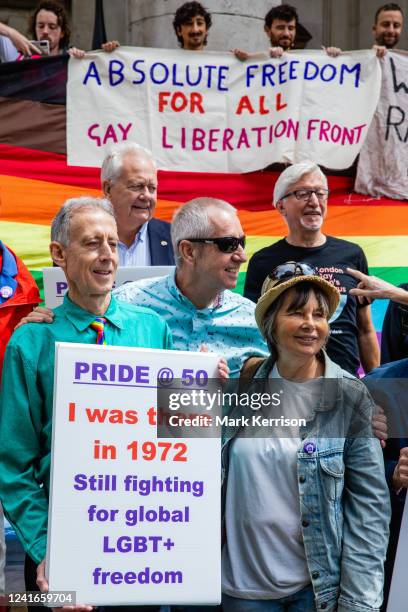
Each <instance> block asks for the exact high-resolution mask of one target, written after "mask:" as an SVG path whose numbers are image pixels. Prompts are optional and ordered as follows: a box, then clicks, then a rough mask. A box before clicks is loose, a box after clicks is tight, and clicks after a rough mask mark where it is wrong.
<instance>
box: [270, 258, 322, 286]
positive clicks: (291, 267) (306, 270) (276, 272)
mask: <svg viewBox="0 0 408 612" xmlns="http://www.w3.org/2000/svg"><path fill="white" fill-rule="evenodd" d="M315 274H316V272H315V269H314V268H312V267H311V266H309V264H307V263H302V262H301V263H298V262H296V261H287V262H286V263H284V264H281V265H280V266H276V268H274V269H273V270H272V272H271V273H270V274H268V278H270V279H271V280H275V281H278V282H277V284H279V283H283V282H284V281H286V280H289V279H290V278H293V277H294V276H314V275H315Z"/></svg>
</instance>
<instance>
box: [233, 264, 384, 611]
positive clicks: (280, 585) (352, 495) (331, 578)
mask: <svg viewBox="0 0 408 612" xmlns="http://www.w3.org/2000/svg"><path fill="white" fill-rule="evenodd" d="M339 298H340V295H339V292H338V291H337V289H336V288H335V287H334V286H333V285H332V284H331V283H329V282H327V281H326V280H324V279H323V278H321V277H319V276H316V275H315V274H314V271H313V270H312V269H311V268H310V267H309V266H308V265H307V264H303V263H296V262H287V263H286V264H283V265H281V266H278V267H277V268H276V269H275V270H274V271H273V272H272V273H271V274H270V275H269V276H268V278H267V279H266V280H265V283H264V285H263V288H262V295H261V297H260V299H259V301H258V304H257V306H256V310H255V318H256V321H257V324H258V326H259V328H260V330H261V332H262V334H263V335H264V337H265V339H266V341H267V343H268V346H269V350H270V353H271V354H270V357H269V358H268V359H266V360H265V361H264V362H263V363H262V364H261V365H260V367H258V369H257V370H256V371H255V370H254V368H252V370H253V371H252V372H251V374H250V376H249V377H248V372H250V370H251V366H250V365H249V366H248V365H247V367H246V368H245V367H244V368H243V370H246V371H242V372H241V379H242V380H241V384H240V392H241V405H240V406H238V407H237V408H236V409H235V410H236V412H235V410H234V411H233V412H232V413H231V414H230V419H229V421H228V424H229V429H228V430H227V435H226V442H225V444H224V448H223V467H224V474H225V478H224V491H223V505H224V510H225V513H224V516H225V520H224V525H225V534H226V542H225V545H224V548H223V559H222V561H223V610H224V611H225V612H241V611H242V612H247V611H248V612H249V611H250V612H257V611H267V612H277V611H288V612H310V611H312V610H325V611H326V612H333V611H335V610H336V611H338V612H339V611H342V612H343V611H344V612H345V611H346V610H347V611H354V610H355V611H356V612H357V611H363V610H364V611H368V610H370V611H373V610H378V609H379V608H380V605H381V600H382V587H383V563H384V557H385V552H386V548H387V540H388V521H389V499H388V491H387V485H386V481H385V476H384V468H383V459H382V453H381V448H380V443H379V441H378V440H377V439H375V438H373V437H372V433H371V414H372V408H373V402H372V400H371V398H370V396H369V394H368V392H367V390H366V388H365V387H364V385H363V384H362V383H361V382H360V381H359V380H357V379H356V378H354V377H353V376H352V375H351V374H349V373H347V372H345V371H344V370H342V369H341V368H340V367H339V366H337V365H336V364H335V363H333V362H332V361H331V360H330V359H329V358H328V357H327V355H326V353H325V351H324V346H325V343H326V341H327V338H328V336H329V323H328V321H329V319H330V317H331V316H332V315H333V314H334V313H335V311H336V308H337V306H338V304H339ZM258 365H259V364H258ZM248 378H250V379H251V381H250V382H249V380H248ZM243 389H245V391H246V396H247V398H248V397H249V398H250V400H249V401H247V402H246V405H247V406H248V407H246V408H245V407H244V405H243V401H242V398H243V395H242V393H243ZM268 389H269V391H270V394H269V398H270V400H269V406H268V408H266V407H265V405H263V406H262V407H261V409H260V410H254V405H255V401H253V405H252V406H251V401H252V400H255V399H256V400H257V403H256V407H259V401H258V400H259V398H260V397H261V395H260V393H259V391H262V392H265V390H268ZM271 390H275V391H276V393H271ZM278 398H280V399H278ZM272 404H277V408H275V414H274V416H275V417H276V416H278V418H275V419H272V418H269V417H270V416H271V414H272V412H271V409H272V408H271V405H272ZM276 411H277V412H276ZM259 413H262V417H263V418H264V417H265V421H262V425H264V426H263V427H261V426H260V419H259ZM237 415H239V417H240V418H234V417H236V416H237ZM288 415H290V416H292V417H293V416H294V415H297V417H299V418H298V419H293V418H291V419H286V421H288V423H289V424H290V425H291V428H288V427H286V422H285V418H284V417H285V416H288ZM256 417H258V419H257V418H256ZM266 417H268V418H266ZM265 424H267V425H268V427H267V428H265Z"/></svg>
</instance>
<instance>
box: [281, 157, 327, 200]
mask: <svg viewBox="0 0 408 612" xmlns="http://www.w3.org/2000/svg"><path fill="white" fill-rule="evenodd" d="M312 172H317V173H318V174H319V175H320V178H321V179H322V181H323V182H324V185H325V187H326V189H327V178H326V175H325V174H324V173H323V172H322V171H321V169H320V167H319V166H318V165H317V164H315V163H314V162H312V161H307V160H306V161H302V162H299V163H298V164H293V166H289V167H288V168H286V169H285V170H284V171H283V172H282V173H281V174H280V175H279V177H278V180H277V181H276V183H275V188H274V190H273V205H274V206H276V205H277V203H278V202H279V200H281V199H282V198H283V196H284V195H285V194H286V193H288V191H290V188H291V186H292V185H293V184H294V183H296V182H297V181H298V180H299V179H301V178H302V176H304V175H305V174H311V173H312Z"/></svg>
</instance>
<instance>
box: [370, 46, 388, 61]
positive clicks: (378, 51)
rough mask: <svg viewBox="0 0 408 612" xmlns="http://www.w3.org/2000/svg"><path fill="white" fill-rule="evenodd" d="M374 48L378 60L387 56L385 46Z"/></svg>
mask: <svg viewBox="0 0 408 612" xmlns="http://www.w3.org/2000/svg"><path fill="white" fill-rule="evenodd" d="M372 48H373V49H374V51H375V54H376V56H377V57H378V59H382V58H383V57H385V56H386V54H387V47H384V46H383V45H373V47H372Z"/></svg>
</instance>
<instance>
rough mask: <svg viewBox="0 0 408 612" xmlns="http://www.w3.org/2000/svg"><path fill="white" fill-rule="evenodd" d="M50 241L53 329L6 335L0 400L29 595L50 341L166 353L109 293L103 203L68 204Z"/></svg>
mask: <svg viewBox="0 0 408 612" xmlns="http://www.w3.org/2000/svg"><path fill="white" fill-rule="evenodd" d="M51 238H52V241H51V244H50V251H51V255H52V258H53V261H54V262H55V263H56V264H57V265H58V266H60V267H61V268H62V269H63V270H64V272H65V275H66V278H67V282H68V294H67V296H66V297H65V300H64V303H63V305H62V306H60V307H59V308H57V309H56V310H55V318H54V321H53V323H52V324H51V325H25V326H23V327H22V328H21V329H18V330H17V331H16V332H15V334H14V335H13V336H12V338H11V340H10V343H9V345H8V347H7V351H6V356H5V362H4V372H5V375H4V376H3V385H2V392H1V397H0V407H1V412H0V440H1V442H0V457H1V465H2V469H1V471H0V494H1V499H2V501H3V504H4V507H5V512H6V515H7V517H8V519H9V520H10V522H11V523H12V524H13V526H14V527H15V529H16V531H17V533H18V535H19V537H20V539H21V541H22V543H23V545H24V548H25V550H26V552H27V559H26V576H27V575H28V576H29V577H31V581H30V580H29V581H28V583H27V585H26V586H27V589H28V590H36V587H35V574H36V572H37V584H38V586H39V587H40V589H41V590H44V589H46V587H47V583H46V580H45V576H44V562H43V559H44V557H45V549H46V539H47V518H48V491H49V477H50V449H51V429H52V422H51V418H52V405H53V379H54V344H55V342H57V341H63V342H64V341H65V342H79V343H86V344H93V343H97V344H110V345H118V346H133V347H146V348H158V349H170V348H172V340H171V334H170V331H169V329H168V326H167V324H166V323H165V322H164V321H163V320H162V319H161V318H160V317H159V316H158V315H157V314H155V313H154V312H152V311H149V310H147V309H143V308H137V307H134V306H131V305H129V304H124V303H123V302H120V303H119V302H117V301H116V299H115V298H114V297H113V296H112V295H111V288H112V285H113V282H114V279H115V271H116V268H117V265H118V253H117V245H118V236H117V230H116V223H115V218H114V214H113V210H112V207H111V205H110V204H109V202H107V201H106V200H99V199H95V198H78V199H72V200H68V201H67V202H66V204H65V205H64V206H63V207H62V208H61V210H60V211H59V213H58V214H57V216H56V217H55V219H54V221H53V223H52V228H51ZM62 554H63V553H62ZM37 566H38V567H37ZM85 609H89V607H85Z"/></svg>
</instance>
